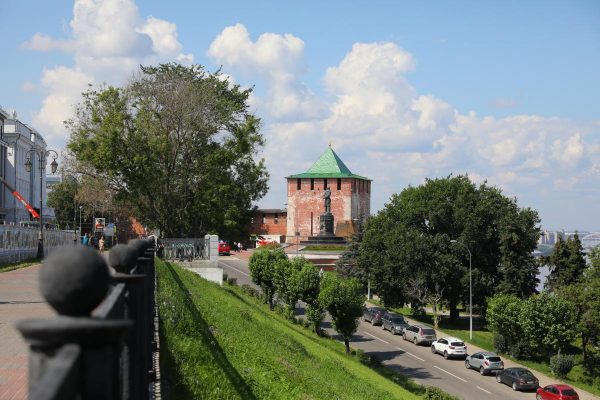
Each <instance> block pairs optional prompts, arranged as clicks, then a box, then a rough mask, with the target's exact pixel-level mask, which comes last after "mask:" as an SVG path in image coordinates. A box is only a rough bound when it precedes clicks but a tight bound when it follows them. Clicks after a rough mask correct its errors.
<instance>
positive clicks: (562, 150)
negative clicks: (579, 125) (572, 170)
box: [552, 133, 583, 166]
mask: <svg viewBox="0 0 600 400" xmlns="http://www.w3.org/2000/svg"><path fill="white" fill-rule="evenodd" d="M552 156H553V157H554V158H555V159H556V160H558V161H559V162H560V163H561V164H563V165H568V166H573V165H575V164H577V163H578V162H579V160H580V159H581V157H582V156H583V143H582V141H581V135H580V134H579V133H577V134H575V135H573V136H571V137H569V138H568V139H567V140H566V141H563V140H561V139H557V140H555V141H554V142H553V143H552Z"/></svg>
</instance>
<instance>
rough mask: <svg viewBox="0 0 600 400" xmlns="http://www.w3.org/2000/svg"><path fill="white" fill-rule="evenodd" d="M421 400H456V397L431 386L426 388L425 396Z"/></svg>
mask: <svg viewBox="0 0 600 400" xmlns="http://www.w3.org/2000/svg"><path fill="white" fill-rule="evenodd" d="M423 398H424V399H425V400H458V397H455V396H452V395H450V394H448V393H446V392H444V391H443V390H442V389H438V388H436V387H431V386H428V387H427V388H426V389H425V396H423Z"/></svg>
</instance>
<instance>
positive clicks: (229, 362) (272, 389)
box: [157, 261, 420, 400]
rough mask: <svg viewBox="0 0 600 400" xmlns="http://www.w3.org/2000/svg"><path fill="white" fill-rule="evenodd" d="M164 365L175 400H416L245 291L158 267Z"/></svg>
mask: <svg viewBox="0 0 600 400" xmlns="http://www.w3.org/2000/svg"><path fill="white" fill-rule="evenodd" d="M157 268H158V277H159V291H158V303H159V309H160V315H161V364H162V368H161V369H162V371H163V375H165V376H166V377H167V379H168V381H169V384H170V390H171V396H170V397H171V398H174V399H236V398H243V399H378V400H379V399H417V398H420V396H419V395H417V394H414V393H411V392H409V391H407V390H405V389H403V388H402V387H400V386H398V385H397V384H395V383H394V382H392V381H391V380H388V379H386V378H384V377H383V376H381V375H379V374H378V373H377V372H375V371H373V370H371V369H369V368H367V367H366V366H364V365H362V364H361V363H359V362H358V361H357V359H356V358H355V357H352V356H347V355H345V354H344V350H343V346H342V345H341V344H340V343H338V342H336V341H333V340H329V339H323V338H319V337H317V336H315V335H314V334H313V333H311V332H310V331H308V330H306V329H304V328H302V327H301V326H299V325H294V324H292V323H290V322H288V321H286V320H285V319H283V318H282V317H280V316H278V315H276V314H275V313H273V312H269V311H268V309H267V308H265V306H264V305H262V304H260V303H258V301H257V300H255V299H254V298H252V297H249V296H246V295H245V294H243V293H242V292H241V290H240V289H239V288H234V287H227V288H221V287H219V286H217V285H214V284H211V283H208V282H206V281H204V280H203V279H201V278H199V277H198V276H197V275H195V274H194V273H192V272H189V271H185V270H182V269H180V268H178V267H171V266H168V265H166V264H164V263H162V262H160V261H158V262H157Z"/></svg>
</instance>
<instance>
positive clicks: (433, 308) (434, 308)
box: [431, 303, 440, 331]
mask: <svg viewBox="0 0 600 400" xmlns="http://www.w3.org/2000/svg"><path fill="white" fill-rule="evenodd" d="M431 314H432V317H433V328H434V329H435V330H436V331H437V330H438V325H439V323H440V316H439V315H438V307H437V303H432V304H431Z"/></svg>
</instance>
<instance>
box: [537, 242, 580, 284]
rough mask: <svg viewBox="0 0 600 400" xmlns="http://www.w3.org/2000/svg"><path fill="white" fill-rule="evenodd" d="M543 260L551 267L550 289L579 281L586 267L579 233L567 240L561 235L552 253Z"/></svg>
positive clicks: (548, 282) (549, 276)
mask: <svg viewBox="0 0 600 400" xmlns="http://www.w3.org/2000/svg"><path fill="white" fill-rule="evenodd" d="M543 261H544V262H545V263H546V264H547V265H548V266H549V267H550V275H548V281H547V282H546V287H548V288H549V289H551V290H558V289H560V288H561V287H564V286H567V285H570V284H573V283H576V282H577V281H579V279H580V278H581V276H582V275H583V271H584V270H585V267H586V264H585V258H584V256H583V247H582V245H581V241H580V240H579V235H577V234H575V236H574V237H573V238H572V239H571V238H569V239H567V241H566V242H565V241H564V240H562V238H560V237H559V238H558V241H557V242H556V244H555V245H554V250H553V251H552V254H550V256H549V257H546V258H544V260H543Z"/></svg>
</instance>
